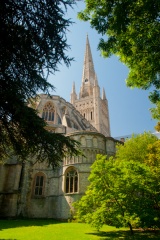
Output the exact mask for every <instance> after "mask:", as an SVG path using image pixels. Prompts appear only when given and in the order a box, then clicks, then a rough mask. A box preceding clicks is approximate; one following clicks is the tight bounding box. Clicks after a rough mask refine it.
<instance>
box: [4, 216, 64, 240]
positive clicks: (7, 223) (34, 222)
mask: <svg viewBox="0 0 160 240" xmlns="http://www.w3.org/2000/svg"><path fill="white" fill-rule="evenodd" d="M60 223H64V222H60V221H56V220H53V219H47V220H46V219H17V220H16V219H15V220H7V219H6V220H0V231H1V230H2V229H9V228H18V227H30V226H45V225H46V226H47V225H50V224H60ZM0 240H1V239H0Z"/></svg>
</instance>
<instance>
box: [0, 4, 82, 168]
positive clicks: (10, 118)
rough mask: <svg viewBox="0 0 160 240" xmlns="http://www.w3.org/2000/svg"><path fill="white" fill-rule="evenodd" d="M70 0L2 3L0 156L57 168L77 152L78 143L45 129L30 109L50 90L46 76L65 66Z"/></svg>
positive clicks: (66, 61)
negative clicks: (11, 155)
mask: <svg viewBox="0 0 160 240" xmlns="http://www.w3.org/2000/svg"><path fill="white" fill-rule="evenodd" d="M73 3H74V0H57V1H53V0H35V1H32V0H20V1H19V0H14V1H12V0H5V1H0V22H1V28H0V36H1V38H0V59H1V60H0V68H1V73H0V96H1V102H0V134H1V138H0V157H1V159H4V158H5V157H6V156H7V155H8V153H9V152H12V151H13V152H14V154H17V155H18V156H19V158H21V159H23V160H24V159H26V157H27V156H28V154H33V155H34V154H36V156H37V157H38V159H39V160H40V161H43V160H44V159H46V160H48V161H49V163H52V165H57V164H58V162H59V161H60V160H61V159H62V157H63V156H64V155H65V154H66V153H67V151H69V152H70V153H71V152H72V153H75V154H77V153H78V152H77V150H76V142H74V141H73V140H70V139H69V138H66V137H64V136H62V135H59V134H54V133H49V132H47V131H46V130H45V126H46V123H45V122H44V121H43V119H41V118H39V117H38V116H37V112H36V111H35V110H34V109H32V108H29V107H28V103H29V101H30V100H29V99H33V98H34V97H35V96H36V94H37V92H39V91H43V92H45V93H48V91H49V89H50V88H51V89H54V87H53V86H52V85H51V84H49V83H48V82H47V76H48V74H49V73H51V72H53V73H54V72H55V71H56V70H57V69H58V64H60V63H61V62H62V61H63V62H64V63H65V64H66V65H67V66H68V65H69V64H70V61H71V59H70V58H69V57H68V56H67V55H66V53H65V52H66V50H67V49H68V48H69V46H68V44H67V42H66V31H67V28H68V26H69V25H70V24H71V21H70V19H65V13H66V11H67V8H68V7H72V4H73Z"/></svg>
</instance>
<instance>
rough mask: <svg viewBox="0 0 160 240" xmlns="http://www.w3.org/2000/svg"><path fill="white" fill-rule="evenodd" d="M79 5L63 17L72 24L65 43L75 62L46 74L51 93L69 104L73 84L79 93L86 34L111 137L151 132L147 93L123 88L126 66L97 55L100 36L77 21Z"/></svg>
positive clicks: (85, 24) (152, 123)
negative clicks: (107, 107) (104, 97)
mask: <svg viewBox="0 0 160 240" xmlns="http://www.w3.org/2000/svg"><path fill="white" fill-rule="evenodd" d="M83 6H84V4H83V3H82V2H78V4H77V6H75V7H74V9H73V10H71V9H70V10H69V11H68V13H67V17H68V18H71V19H72V20H73V21H74V22H75V24H73V25H72V26H70V27H69V29H68V33H67V38H68V44H69V45H70V46H71V49H70V50H69V51H68V55H69V56H70V57H74V59H75V61H74V62H72V63H71V66H70V67H69V68H67V67H66V66H65V65H64V64H62V65H60V66H59V72H56V73H55V75H50V77H49V82H50V83H52V85H54V86H55V87H56V90H55V92H52V94H53V95H59V96H61V97H62V98H64V99H65V100H66V101H69V102H70V93H71V90H72V83H73V81H74V82H75V86H76V92H77V93H79V91H80V85H81V79H82V69H83V60H84V53H85V44H86V35H87V34H88V37H89V42H90V46H91V51H92V57H93V62H94V67H95V71H96V74H97V78H98V83H99V86H100V89H101V91H102V87H104V89H105V91H106V97H107V99H108V105H109V114H110V126H111V136H112V137H119V136H123V135H128V134H132V133H135V134H137V133H142V132H144V131H151V132H153V131H155V130H154V126H155V125H156V121H155V120H153V119H152V117H151V114H150V111H149V109H150V108H151V107H152V105H151V103H150V101H149V99H148V91H144V90H139V89H130V88H127V87H126V84H125V79H126V77H127V74H128V69H127V67H126V66H125V65H123V64H122V63H121V62H120V61H119V60H118V58H117V57H115V56H113V57H111V58H108V59H104V58H103V57H101V56H100V52H99V51H98V50H97V46H98V42H99V39H100V37H101V36H100V35H98V33H97V32H96V31H95V30H93V29H91V27H90V25H89V23H87V22H82V21H79V20H78V19H77V17H76V15H77V12H78V11H80V10H81V9H83Z"/></svg>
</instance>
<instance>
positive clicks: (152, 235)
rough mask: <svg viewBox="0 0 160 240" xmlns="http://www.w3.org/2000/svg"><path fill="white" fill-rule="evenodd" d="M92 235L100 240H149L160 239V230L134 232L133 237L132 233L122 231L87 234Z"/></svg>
mask: <svg viewBox="0 0 160 240" xmlns="http://www.w3.org/2000/svg"><path fill="white" fill-rule="evenodd" d="M87 234H90V235H96V236H98V237H99V239H100V240H118V239H121V240H147V239H150V240H151V239H156V240H159V239H160V231H159V230H154V231H139V230H134V234H133V235H131V233H130V231H129V230H128V231H122V230H117V231H109V232H104V231H99V232H96V233H87Z"/></svg>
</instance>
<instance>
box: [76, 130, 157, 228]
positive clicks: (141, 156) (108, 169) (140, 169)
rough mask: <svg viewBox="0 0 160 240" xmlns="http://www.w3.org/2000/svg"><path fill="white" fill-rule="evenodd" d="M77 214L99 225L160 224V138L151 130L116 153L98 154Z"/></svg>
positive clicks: (126, 143) (127, 143) (78, 205)
mask: <svg viewBox="0 0 160 240" xmlns="http://www.w3.org/2000/svg"><path fill="white" fill-rule="evenodd" d="M89 181H90V185H89V186H88V189H87V191H86V193H85V195H84V196H83V197H82V198H81V199H80V200H79V202H76V203H75V207H76V209H77V217H78V218H79V219H80V220H81V221H85V222H87V223H91V224H92V225H93V226H95V227H97V228H100V227H102V225H103V224H108V225H112V226H116V227H120V226H127V225H128V226H129V227H130V229H131V231H132V227H142V228H148V227H149V228H151V227H153V228H159V227H160V140H159V139H157V138H156V137H155V136H153V135H152V134H150V133H144V134H142V135H137V136H133V137H132V138H131V139H129V140H127V141H126V142H125V143H124V145H118V146H117V154H116V156H115V157H110V158H109V159H107V157H106V156H102V155H97V159H96V161H95V162H94V163H93V165H92V170H91V174H90V176H89Z"/></svg>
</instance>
